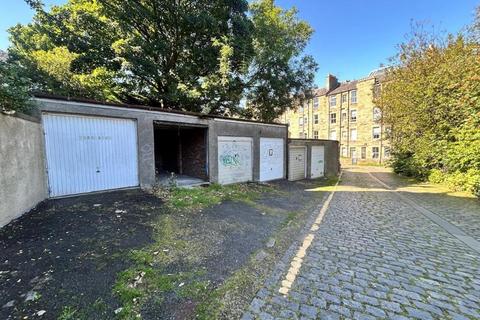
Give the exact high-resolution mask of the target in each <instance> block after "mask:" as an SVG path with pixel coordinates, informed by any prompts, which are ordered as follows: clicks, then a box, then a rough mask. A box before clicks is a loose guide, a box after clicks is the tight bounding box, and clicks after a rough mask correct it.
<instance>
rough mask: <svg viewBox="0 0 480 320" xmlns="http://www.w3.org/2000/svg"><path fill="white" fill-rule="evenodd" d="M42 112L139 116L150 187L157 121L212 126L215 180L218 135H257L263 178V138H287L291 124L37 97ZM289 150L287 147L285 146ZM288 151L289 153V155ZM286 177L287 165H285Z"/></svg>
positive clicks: (142, 167)
mask: <svg viewBox="0 0 480 320" xmlns="http://www.w3.org/2000/svg"><path fill="white" fill-rule="evenodd" d="M36 102H37V104H38V106H39V110H40V111H41V112H59V113H70V114H79V115H90V116H105V117H118V118H127V119H135V120H137V124H138V126H137V127H138V159H139V165H138V168H139V178H140V179H139V180H140V186H141V187H144V188H149V187H151V186H152V185H153V184H155V155H154V150H155V146H154V126H153V122H154V121H157V122H160V123H163V124H178V123H183V124H185V125H191V126H199V127H203V128H208V132H207V141H208V144H207V153H208V165H207V166H208V171H209V172H208V175H209V180H210V181H211V182H218V154H217V152H218V136H236V137H252V138H253V150H254V152H253V179H254V181H258V180H259V179H260V154H259V150H260V137H265V138H283V139H285V141H286V140H287V133H288V131H287V126H286V125H280V124H279V125H276V124H262V123H254V122H248V121H241V120H234V119H231V120H229V119H219V118H215V119H213V118H210V117H202V116H196V115H185V114H178V113H169V112H161V111H150V110H143V109H134V108H125V107H120V106H110V105H102V104H93V103H86V102H76V101H67V100H56V99H43V98H42V99H36ZM285 149H287V148H285ZM286 155H287V154H286V151H285V156H286ZM284 177H286V164H285V165H284Z"/></svg>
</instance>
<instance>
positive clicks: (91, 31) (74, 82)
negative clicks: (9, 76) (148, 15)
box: [9, 0, 120, 100]
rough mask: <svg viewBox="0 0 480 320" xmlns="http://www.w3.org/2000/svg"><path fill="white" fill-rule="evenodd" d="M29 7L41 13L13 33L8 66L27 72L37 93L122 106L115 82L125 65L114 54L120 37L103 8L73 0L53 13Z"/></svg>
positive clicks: (37, 5)
mask: <svg viewBox="0 0 480 320" xmlns="http://www.w3.org/2000/svg"><path fill="white" fill-rule="evenodd" d="M30 4H31V5H32V7H33V8H34V9H35V10H36V14H35V16H34V18H33V21H32V22H31V23H29V24H27V25H20V24H19V25H16V26H14V27H12V28H10V30H9V32H10V41H11V46H10V48H9V61H10V62H11V63H15V64H18V65H20V66H22V67H24V70H26V74H25V76H26V77H29V78H31V79H32V81H33V83H35V86H36V89H37V90H41V91H46V92H52V93H55V94H62V95H77V96H84V97H88V98H94V99H100V100H118V99H117V94H116V92H117V91H118V85H117V83H116V82H115V81H114V80H115V77H116V75H117V72H118V70H119V69H120V63H119V62H118V60H117V59H116V55H115V52H114V50H113V48H112V43H114V42H115V41H116V40H117V32H116V27H115V24H114V23H113V22H111V21H110V20H108V19H107V18H106V17H105V16H104V15H103V14H102V12H101V6H100V4H98V2H97V1H96V0H70V1H69V2H68V3H66V4H65V5H62V6H54V7H53V8H52V10H51V11H50V12H46V11H44V10H43V6H42V4H41V2H40V1H30ZM100 79H101V80H102V81H104V82H102V83H101V82H100Z"/></svg>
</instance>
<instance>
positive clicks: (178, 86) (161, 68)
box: [9, 0, 316, 121]
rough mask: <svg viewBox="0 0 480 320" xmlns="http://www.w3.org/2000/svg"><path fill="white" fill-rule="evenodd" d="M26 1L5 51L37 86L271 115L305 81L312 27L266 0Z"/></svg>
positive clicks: (303, 89) (309, 75)
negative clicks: (22, 20)
mask: <svg viewBox="0 0 480 320" xmlns="http://www.w3.org/2000/svg"><path fill="white" fill-rule="evenodd" d="M26 1H27V3H29V4H30V5H31V6H32V8H33V9H34V10H36V14H35V16H34V19H33V21H32V22H31V23H30V24H27V25H17V26H15V27H13V28H11V29H10V35H11V41H12V46H11V47H10V49H9V56H10V62H11V63H14V64H17V65H18V66H21V67H22V69H23V70H26V73H25V76H26V77H28V78H30V79H32V82H33V83H34V84H35V89H37V90H41V91H47V92H52V93H56V94H62V95H76V96H84V97H90V98H94V99H101V100H110V101H111V100H114V101H115V100H117V101H122V102H127V103H138V104H146V105H151V106H156V107H163V108H170V109H181V110H188V111H198V112H205V113H213V114H226V115H237V114H241V115H243V116H245V117H251V118H256V119H261V120H266V121H271V120H273V119H275V118H276V117H277V116H278V115H279V114H281V113H282V112H283V111H284V110H285V108H287V107H288V106H290V105H291V104H292V102H293V101H295V100H296V99H298V98H301V97H303V96H302V94H304V93H308V88H310V87H311V86H312V83H313V73H314V71H315V69H316V64H315V62H314V61H313V58H312V57H311V56H304V55H303V54H302V52H303V50H304V48H305V46H306V44H307V43H308V41H309V39H310V36H311V34H312V32H313V31H312V29H311V28H310V26H309V25H308V24H307V23H306V22H304V21H301V20H299V19H298V18H297V12H296V10H295V9H291V10H282V9H281V8H279V7H277V6H275V5H274V1H273V0H260V1H257V2H254V3H253V4H252V5H251V8H250V12H249V6H248V2H247V1H246V0H196V1H193V0H174V1H171V0H149V1H147V0H139V1H123V0H69V1H68V2H67V3H66V4H65V5H62V6H55V7H53V8H52V10H51V11H50V12H46V11H45V10H44V9H43V5H42V3H41V1H39V0H26ZM242 100H246V101H248V103H247V105H246V106H247V107H246V108H239V105H240V102H241V101H242Z"/></svg>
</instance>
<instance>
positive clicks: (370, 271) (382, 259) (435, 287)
mask: <svg viewBox="0 0 480 320" xmlns="http://www.w3.org/2000/svg"><path fill="white" fill-rule="evenodd" d="M369 171H373V172H370V173H369ZM375 171H377V172H375ZM372 175H373V176H375V177H376V178H378V179H380V180H381V181H382V182H384V183H386V184H387V185H389V186H392V185H393V182H394V181H393V180H394V175H393V174H391V173H386V172H380V171H378V169H368V168H352V169H348V170H345V171H344V174H343V177H342V179H341V182H340V184H339V185H338V187H337V189H336V192H335V193H334V195H333V198H332V200H331V202H330V206H329V207H328V210H327V211H326V213H325V216H324V218H323V221H322V222H321V224H320V226H319V228H318V230H313V231H308V230H309V229H307V233H310V235H313V241H311V244H310V246H309V247H308V250H307V251H306V254H305V256H304V257H303V258H302V259H300V260H298V259H297V261H295V260H293V259H294V257H293V255H291V256H286V257H285V259H284V260H285V262H284V263H283V264H279V267H278V270H276V271H275V273H274V274H273V275H272V278H271V279H269V281H267V282H266V285H265V288H263V289H261V290H260V291H259V292H258V294H257V297H256V298H255V299H254V300H253V301H252V303H251V305H250V308H249V310H248V311H247V312H246V313H245V314H244V316H243V319H257V318H258V319H480V254H479V253H478V251H476V250H475V249H473V248H472V247H471V246H467V245H466V244H465V243H464V242H462V241H460V240H459V239H458V237H455V236H453V235H452V234H451V233H449V232H447V230H446V229H445V228H444V227H441V226H440V225H438V224H436V223H435V222H433V221H432V220H431V219H429V218H428V217H427V216H425V215H423V214H422V213H421V212H419V210H418V209H416V208H415V207H414V206H412V205H411V204H409V203H408V202H406V201H403V199H402V197H401V196H399V192H400V191H390V190H388V189H386V188H385V186H383V185H382V184H380V183H379V182H378V181H377V180H375V179H374V178H373V177H372ZM392 188H393V190H395V189H397V188H398V186H396V185H394V186H393V187H392ZM410 191H411V190H410ZM419 193H421V191H418V192H417V193H415V192H412V191H411V192H409V193H405V194H406V195H407V196H408V197H410V198H411V199H412V200H414V201H415V203H417V204H419V205H422V201H424V200H425V202H426V206H425V207H427V208H428V210H430V211H431V212H434V213H435V214H437V215H438V216H440V217H443V219H445V220H447V221H449V222H450V223H451V224H453V225H455V226H457V227H458V228H460V229H462V231H464V232H465V233H466V234H468V235H469V236H470V237H472V238H475V239H478V238H479V237H478V236H479V235H478V234H472V233H475V232H476V230H480V229H479V227H480V225H470V226H469V228H465V226H464V225H462V224H461V219H460V220H459V221H460V222H459V223H458V224H456V223H455V222H456V221H457V220H456V219H455V212H454V211H451V212H446V211H448V210H447V209H448V208H447V209H445V206H444V205H443V206H442V203H443V204H448V203H449V201H448V197H451V196H449V195H436V196H438V197H440V198H442V201H438V202H436V201H432V198H431V197H429V194H425V197H422V195H421V194H419ZM451 200H452V202H454V204H455V205H454V206H452V208H454V209H452V210H458V212H459V213H460V214H461V215H462V216H463V217H465V218H466V219H467V218H468V219H469V221H471V224H475V223H476V221H479V220H480V219H479V218H480V215H479V214H480V210H479V209H480V203H475V202H474V201H476V200H473V199H464V203H465V208H460V207H461V199H460V200H459V199H458V198H454V197H451ZM435 203H437V204H438V205H437V206H436V205H435ZM436 211H438V212H436ZM297 248H298V246H297ZM295 250H297V249H295ZM298 261H300V262H301V263H300V268H299V271H298V273H297V274H296V277H295V279H294V280H293V281H291V282H290V283H291V284H290V286H291V287H290V288H288V293H287V294H286V295H284V294H281V293H280V292H279V290H280V288H282V287H285V281H286V279H287V278H286V277H287V272H288V270H289V268H291V266H292V265H294V264H295V263H297V262H298ZM290 280H291V279H290Z"/></svg>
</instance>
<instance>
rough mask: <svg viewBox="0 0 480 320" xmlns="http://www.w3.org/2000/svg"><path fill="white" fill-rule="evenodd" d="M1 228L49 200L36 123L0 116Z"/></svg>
mask: <svg viewBox="0 0 480 320" xmlns="http://www.w3.org/2000/svg"><path fill="white" fill-rule="evenodd" d="M0 186H1V187H0V227H2V226H4V225H5V224H7V223H8V222H10V221H11V220H13V219H15V218H17V217H19V216H20V215H22V214H23V213H25V212H27V211H29V210H30V209H32V208H33V207H34V206H35V205H37V204H38V203H39V202H40V201H42V200H44V199H45V198H47V196H48V191H47V183H46V178H45V162H44V147H43V134H42V128H41V125H40V123H39V121H36V120H35V119H33V118H30V117H23V118H20V117H17V116H7V115H4V114H1V113H0Z"/></svg>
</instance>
